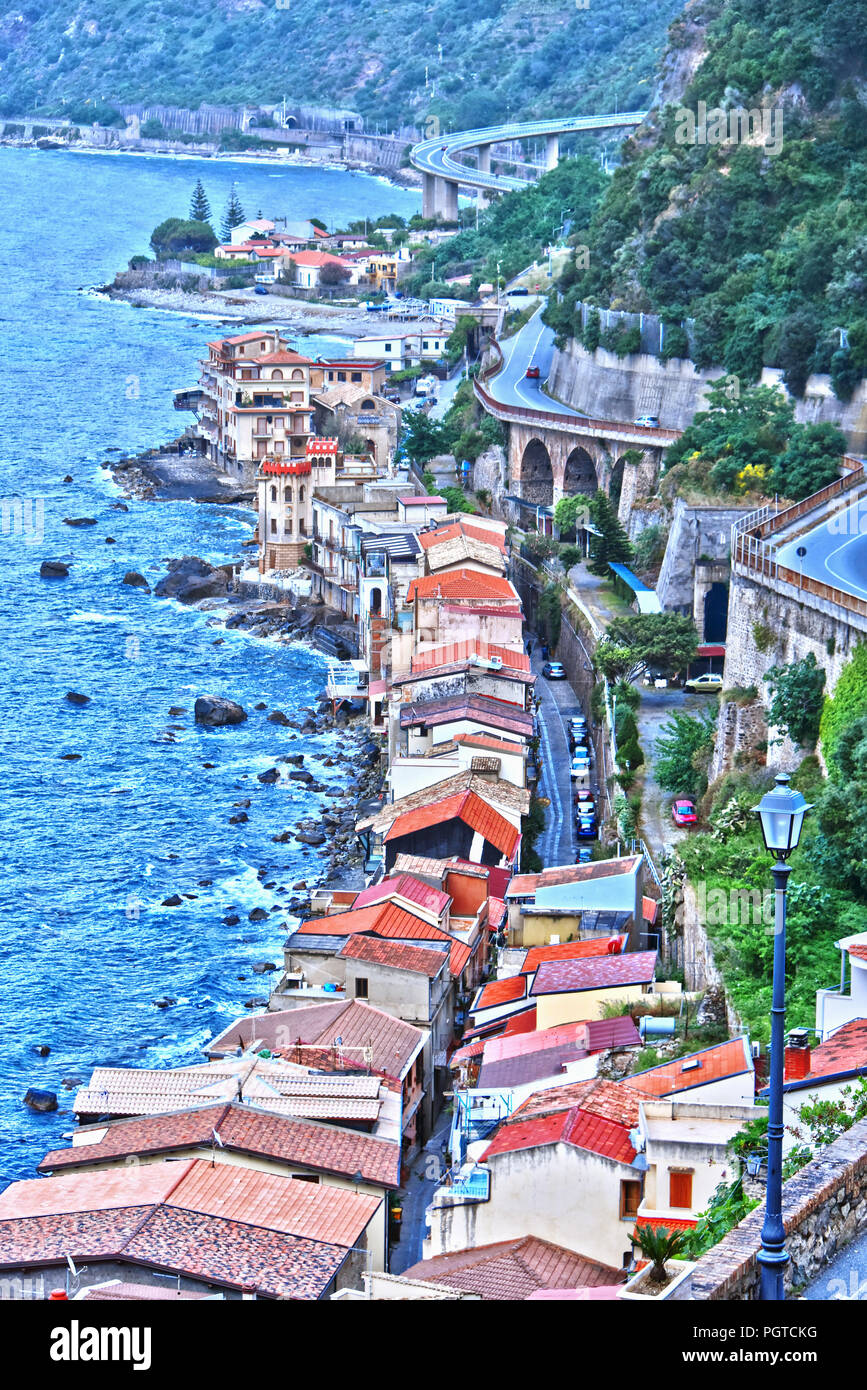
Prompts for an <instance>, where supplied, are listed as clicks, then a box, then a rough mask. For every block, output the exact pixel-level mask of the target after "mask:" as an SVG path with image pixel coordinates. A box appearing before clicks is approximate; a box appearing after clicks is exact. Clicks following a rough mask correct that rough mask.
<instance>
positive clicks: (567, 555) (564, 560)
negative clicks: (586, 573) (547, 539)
mask: <svg viewBox="0 0 867 1390" xmlns="http://www.w3.org/2000/svg"><path fill="white" fill-rule="evenodd" d="M560 563H561V564H562V565H563V568H564V569H567V570H570V569H572V567H573V565H578V564H580V563H581V551H580V549H579V547H578V546H577V545H564V546H561V547H560Z"/></svg>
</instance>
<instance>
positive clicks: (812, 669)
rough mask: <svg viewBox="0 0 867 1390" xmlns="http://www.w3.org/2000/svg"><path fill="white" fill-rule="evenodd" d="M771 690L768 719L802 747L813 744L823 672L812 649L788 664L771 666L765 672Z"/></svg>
mask: <svg viewBox="0 0 867 1390" xmlns="http://www.w3.org/2000/svg"><path fill="white" fill-rule="evenodd" d="M766 680H767V682H768V687H769V689H770V692H771V696H772V699H771V703H770V705H769V706H768V723H769V724H773V725H775V726H776V727H777V728H778V729H781V730H782V731H783V733H784V734H787V735H788V736H789V738H791V739H792V741H793V742H794V743H800V744H801V745H802V746H803V747H804V748H815V746H816V741H817V739H818V737H819V719H820V716H821V714H822V704H823V701H824V696H823V692H824V689H825V672H824V671H823V670H822V668H821V666H819V665H818V664H817V662H816V658H815V656H814V655H813V653H812V652H808V653H807V655H806V656H805V657H804V659H803V660H802V661H793V662H792V663H791V665H789V666H772V667H771V668H770V670H769V671H768V672H767V674H766Z"/></svg>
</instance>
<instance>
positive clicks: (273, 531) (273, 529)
mask: <svg viewBox="0 0 867 1390" xmlns="http://www.w3.org/2000/svg"><path fill="white" fill-rule="evenodd" d="M276 534H277V522H276V520H275V518H274V517H273V516H272V518H271V535H272V536H276Z"/></svg>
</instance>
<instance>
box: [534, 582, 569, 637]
mask: <svg viewBox="0 0 867 1390" xmlns="http://www.w3.org/2000/svg"><path fill="white" fill-rule="evenodd" d="M562 620H563V609H562V606H561V604H560V590H559V589H558V587H557V585H556V584H548V585H546V587H545V588H544V589H543V591H542V595H541V597H540V599H539V608H538V612H537V614H536V629H537V631H538V633H539V636H540V637H541V638H542V641H543V642H545V643H547V645H548V647H549V648H550V650H551V651H552V652H555V651H556V650H557V643H558V642H559V640H560V624H561V622H562Z"/></svg>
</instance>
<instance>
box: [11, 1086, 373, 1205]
mask: <svg viewBox="0 0 867 1390" xmlns="http://www.w3.org/2000/svg"><path fill="white" fill-rule="evenodd" d="M84 1133H86V1134H87V1137H88V1142H87V1143H85V1144H75V1145H73V1146H71V1147H70V1148H67V1149H53V1150H51V1151H50V1152H49V1153H47V1154H46V1155H45V1157H44V1158H43V1160H42V1162H41V1163H40V1164H39V1171H40V1172H57V1171H59V1170H61V1169H62V1170H68V1169H72V1168H83V1167H92V1166H93V1165H95V1164H103V1163H106V1162H108V1161H109V1160H110V1159H113V1158H125V1157H127V1156H128V1155H129V1154H138V1155H143V1154H158V1153H170V1152H172V1151H173V1150H176V1149H186V1148H195V1147H202V1148H204V1149H206V1150H208V1151H209V1153H210V1151H211V1149H212V1146H213V1144H214V1134H215V1133H216V1134H218V1135H219V1138H220V1147H221V1148H223V1149H227V1150H230V1151H232V1152H235V1153H244V1154H253V1155H255V1156H256V1157H258V1158H266V1159H271V1160H273V1161H275V1162H280V1163H292V1164H298V1165H300V1166H301V1167H305V1168H310V1169H314V1170H318V1171H322V1172H327V1173H338V1174H340V1175H341V1176H343V1177H348V1178H351V1177H354V1175H355V1174H356V1173H359V1172H360V1173H361V1175H362V1177H363V1178H364V1179H365V1180H366V1181H368V1182H375V1183H379V1184H381V1185H382V1186H383V1187H397V1186H398V1184H399V1182H400V1151H399V1148H398V1146H397V1145H396V1144H394V1143H392V1142H391V1141H390V1140H387V1139H377V1138H374V1137H373V1136H372V1135H369V1134H364V1133H362V1132H360V1131H357V1130H349V1129H339V1128H337V1127H336V1126H334V1125H327V1124H316V1123H311V1122H309V1121H306V1120H299V1119H297V1118H293V1117H290V1116H284V1115H273V1114H268V1113H266V1112H265V1111H262V1110H253V1109H250V1108H249V1107H248V1106H244V1105H239V1104H238V1103H237V1102H232V1103H229V1104H222V1103H221V1104H219V1105H211V1106H204V1107H200V1108H196V1109H187V1110H177V1111H174V1112H172V1113H169V1114H164V1115H149V1116H146V1117H144V1118H140V1119H133V1120H115V1121H113V1122H112V1123H111V1124H108V1125H106V1126H105V1127H104V1130H103V1131H102V1137H101V1138H100V1139H99V1141H98V1142H96V1143H94V1142H93V1138H92V1136H94V1135H95V1134H97V1133H99V1130H97V1129H91V1130H90V1131H89V1132H88V1131H84Z"/></svg>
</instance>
